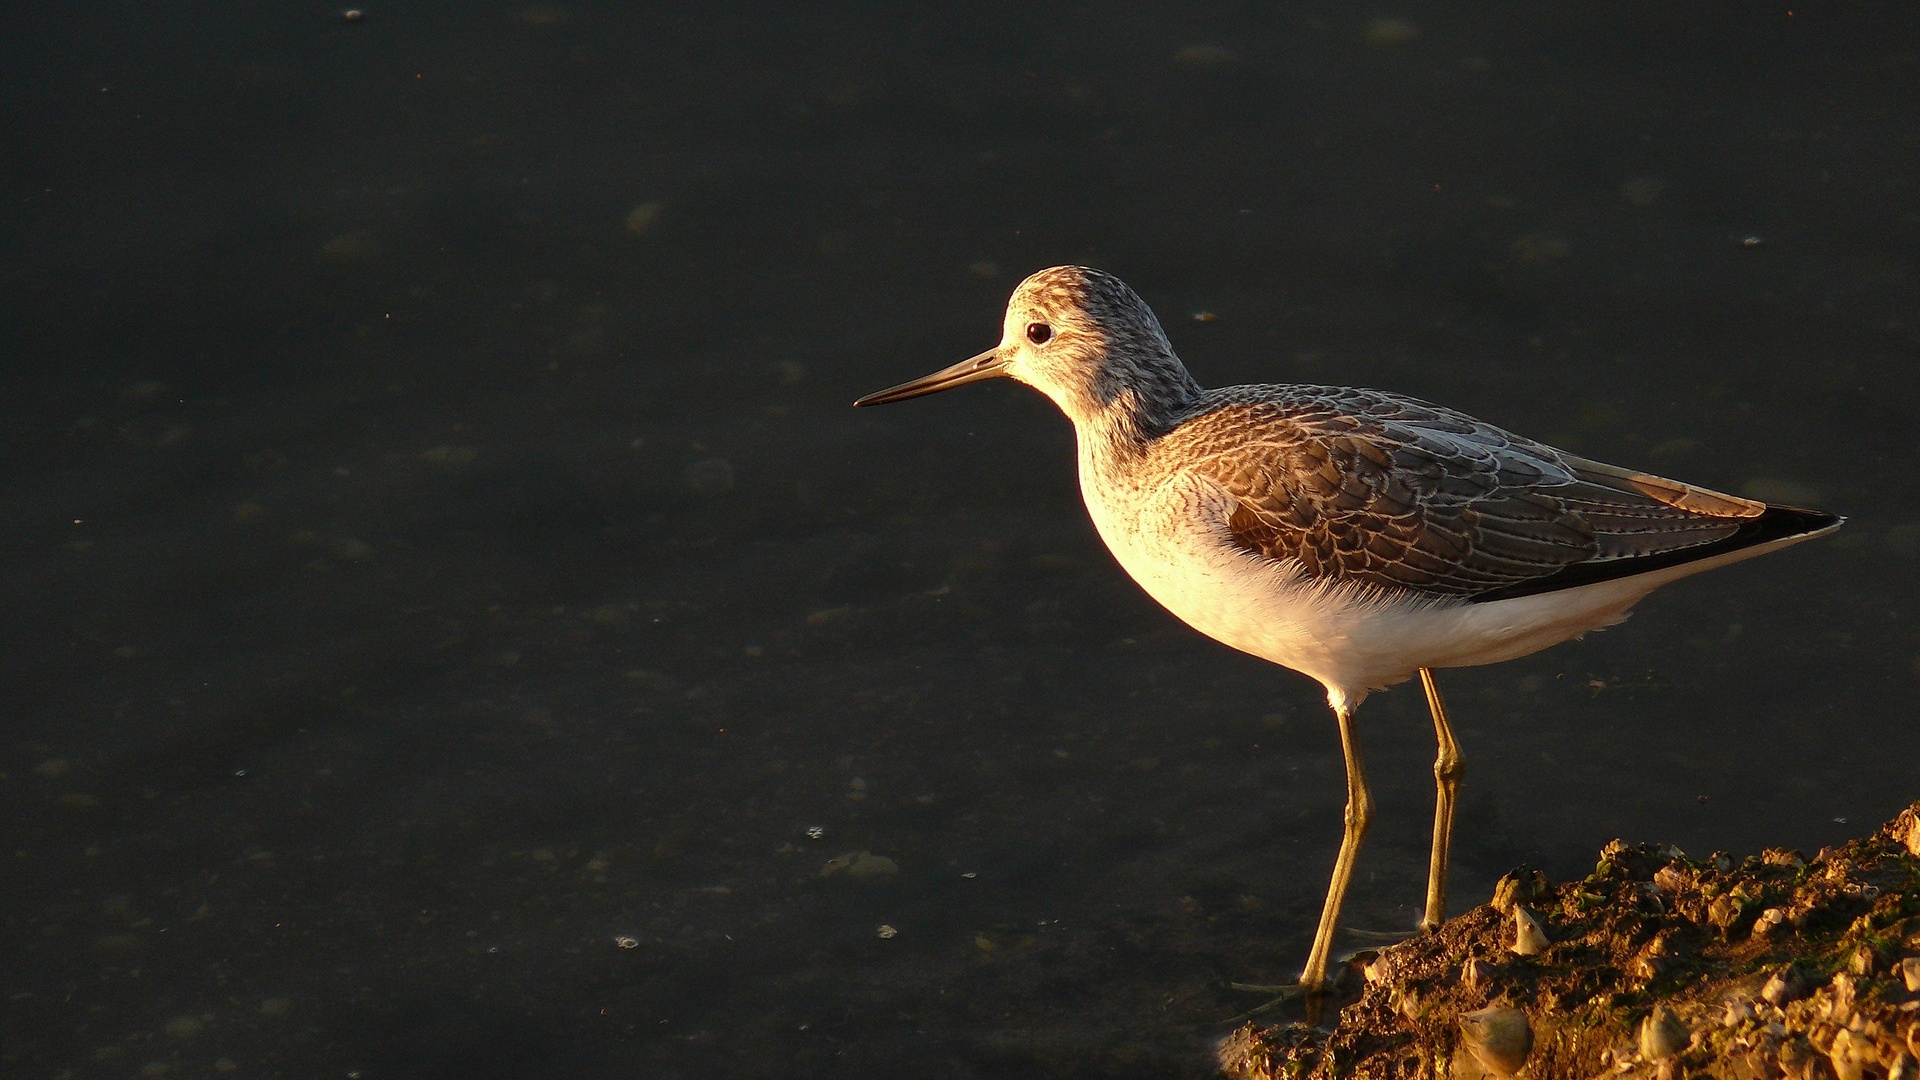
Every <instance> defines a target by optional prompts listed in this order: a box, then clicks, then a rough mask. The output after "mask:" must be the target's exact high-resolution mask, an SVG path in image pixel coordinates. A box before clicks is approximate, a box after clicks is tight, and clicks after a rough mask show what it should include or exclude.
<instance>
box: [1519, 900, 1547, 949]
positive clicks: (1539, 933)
mask: <svg viewBox="0 0 1920 1080" xmlns="http://www.w3.org/2000/svg"><path fill="white" fill-rule="evenodd" d="M1548 944H1549V942H1548V940H1547V929H1546V927H1544V926H1541V925H1540V919H1539V917H1538V916H1536V915H1534V913H1533V912H1531V911H1529V910H1527V907H1526V905H1525V904H1515V905H1513V945H1512V946H1511V951H1512V952H1513V954H1514V955H1515V956H1538V955H1540V954H1541V953H1543V952H1546V951H1547V945H1548Z"/></svg>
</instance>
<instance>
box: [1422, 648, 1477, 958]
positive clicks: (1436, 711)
mask: <svg viewBox="0 0 1920 1080" xmlns="http://www.w3.org/2000/svg"><path fill="white" fill-rule="evenodd" d="M1420 685H1421V686H1423V687H1425V688H1426V691H1427V708H1428V709H1430V710H1432V712H1433V734H1434V737H1435V738H1436V739H1437V740H1438V741H1439V743H1440V752H1439V754H1438V756H1436V757H1435V758H1434V759H1433V784H1434V794H1433V855H1432V857H1431V859H1430V860H1429V861H1428V863H1427V913H1426V915H1425V916H1424V917H1423V918H1421V920H1420V929H1421V930H1423V931H1425V932H1427V933H1432V932H1433V931H1435V930H1438V929H1440V924H1441V923H1443V922H1446V921H1447V859H1448V857H1449V854H1450V852H1451V850H1452V848H1453V800H1454V797H1455V796H1456V795H1458V794H1459V792H1460V777H1461V776H1463V775H1465V774H1466V771H1467V762H1466V759H1465V758H1463V757H1461V756H1460V744H1459V743H1457V742H1455V741H1454V740H1453V725H1452V724H1450V723H1448V722H1447V703H1446V702H1444V701H1441V700H1440V688H1439V687H1438V686H1436V685H1435V684H1434V681H1433V670H1432V669H1431V668H1421V669H1420Z"/></svg>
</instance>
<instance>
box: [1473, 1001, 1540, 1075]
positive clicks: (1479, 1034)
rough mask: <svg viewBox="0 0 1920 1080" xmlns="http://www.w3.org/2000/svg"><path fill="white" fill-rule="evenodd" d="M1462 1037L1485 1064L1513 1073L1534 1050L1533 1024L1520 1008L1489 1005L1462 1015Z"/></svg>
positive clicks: (1499, 1072)
mask: <svg viewBox="0 0 1920 1080" xmlns="http://www.w3.org/2000/svg"><path fill="white" fill-rule="evenodd" d="M1460 1041H1461V1042H1462V1043H1465V1044H1466V1047H1467V1053H1469V1054H1472V1055H1473V1060H1475V1061H1477V1062H1479V1063H1480V1067H1481V1068H1483V1069H1485V1070H1487V1071H1488V1072H1490V1073H1493V1074H1494V1075H1496V1076H1512V1075H1513V1074H1514V1073H1517V1072H1519V1071H1520V1067H1521V1066H1522V1065H1525V1064H1526V1063H1527V1055H1528V1054H1529V1053H1531V1052H1532V1051H1533V1025H1532V1024H1531V1023H1529V1022H1528V1020H1527V1014H1526V1013H1524V1012H1521V1011H1520V1010H1519V1009H1515V1008H1510V1007H1508V1006H1504V1005H1489V1006H1487V1007H1486V1008H1484V1009H1477V1010H1475V1011H1473V1012H1470V1013H1467V1014H1465V1015H1463V1016H1461V1017H1460Z"/></svg>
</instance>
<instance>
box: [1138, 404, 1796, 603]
mask: <svg viewBox="0 0 1920 1080" xmlns="http://www.w3.org/2000/svg"><path fill="white" fill-rule="evenodd" d="M1277 389H1280V388H1274V387H1239V388H1229V389H1227V390H1223V391H1216V392H1214V394H1213V395H1212V396H1211V400H1210V401H1209V402H1208V405H1209V406H1210V407H1209V408H1208V409H1206V410H1205V411H1203V412H1202V413H1201V414H1200V415H1198V416H1194V417H1192V418H1189V419H1188V420H1187V421H1186V422H1185V423H1183V424H1182V425H1181V426H1180V428H1179V429H1178V430H1177V431H1176V432H1173V433H1170V434H1169V435H1167V436H1166V437H1165V439H1166V440H1167V441H1169V442H1170V443H1175V444H1177V445H1169V446H1166V447H1161V448H1157V450H1158V451H1159V452H1171V454H1177V455H1179V456H1181V457H1185V458H1187V459H1188V460H1190V461H1191V462H1192V464H1191V465H1189V466H1188V468H1189V469H1190V471H1192V472H1194V473H1198V474H1200V475H1202V476H1205V477H1206V478H1208V479H1210V480H1212V481H1213V482H1214V483H1216V484H1218V485H1219V486H1220V487H1221V488H1223V489H1224V490H1225V491H1226V492H1227V493H1228V494H1230V495H1231V496H1232V497H1233V499H1234V502H1235V505H1234V509H1233V510H1232V513H1231V514H1230V516H1229V518H1228V521H1227V528H1228V531H1229V532H1230V534H1231V537H1232V540H1233V542H1234V543H1235V544H1237V545H1239V546H1240V547H1242V548H1244V549H1246V550H1247V551H1250V552H1254V553H1258V554H1260V555H1264V556H1266V557H1268V558H1272V559H1278V560H1295V561H1297V562H1298V564H1299V566H1300V568H1301V570H1302V571H1303V572H1304V573H1306V574H1307V575H1309V576H1311V577H1316V578H1332V579H1336V580H1339V581H1345V582H1354V583H1357V584H1365V585H1372V586H1379V587H1383V588H1399V589H1408V590H1412V591H1415V592H1420V593H1425V594H1429V595H1434V596H1453V597H1462V598H1471V597H1474V596H1476V595H1483V594H1488V593H1497V594H1512V593H1514V592H1516V591H1525V590H1526V586H1527V583H1529V582H1535V581H1540V580H1542V579H1547V578H1551V577H1553V576H1554V575H1556V574H1560V573H1561V572H1562V571H1565V570H1567V569H1568V568H1569V567H1573V566H1576V565H1579V564H1583V563H1592V562H1597V561H1616V560H1634V559H1637V558H1642V557H1647V556H1660V555H1664V554H1667V553H1670V552H1674V551H1677V550H1680V549H1685V548H1691V547H1697V546H1701V545H1706V544H1711V543H1714V542H1715V541H1719V540H1725V539H1727V538H1728V537H1731V536H1732V535H1733V534H1734V533H1736V532H1738V531H1739V529H1740V527H1741V523H1742V522H1743V521H1744V520H1746V519H1749V518H1753V517H1755V516H1757V515H1759V514H1760V513H1762V512H1763V511H1764V510H1765V509H1766V508H1765V506H1764V505H1763V504H1760V503H1756V502H1752V501H1750V500H1747V499H1739V498H1736V497H1734V496H1730V495H1722V494H1720V493H1718V492H1712V491H1707V490H1705V489H1703V488H1694V487H1691V486H1689V485H1686V484H1681V483H1678V482H1677V481H1671V480H1665V479H1662V478H1659V477H1652V476H1646V475H1642V474H1638V473H1633V472H1630V471H1628V470H1624V469H1618V468H1614V467H1612V466H1608V465H1602V464H1599V463H1597V462H1591V461H1586V460H1584V459H1581V458H1577V457H1573V456H1572V455H1568V454H1563V453H1561V452H1559V451H1557V450H1554V449H1553V448H1551V447H1548V446H1545V445H1543V444H1541V443H1536V442H1533V441H1531V440H1528V439H1523V438H1521V437H1519V436H1517V435H1513V434H1511V433H1509V432H1506V431H1502V430H1501V429H1499V428H1496V427H1493V426H1492V425H1489V424H1484V423H1481V422H1480V421H1478V420H1475V419H1473V418H1472V417H1470V416H1466V415H1465V414H1462V413H1458V412H1454V411H1452V410H1450V409H1444V408H1441V407H1440V406H1436V405H1429V404H1427V403H1425V402H1422V401H1416V400H1414V399H1412V398H1404V397H1400V396H1398V395H1393V394H1385V393H1380V392H1378V391H1370V390H1349V389H1341V388H1333V387H1286V388H1284V391H1283V392H1280V393H1276V392H1275V391H1276V390H1277ZM1168 460H1173V458H1172V457H1169V458H1168Z"/></svg>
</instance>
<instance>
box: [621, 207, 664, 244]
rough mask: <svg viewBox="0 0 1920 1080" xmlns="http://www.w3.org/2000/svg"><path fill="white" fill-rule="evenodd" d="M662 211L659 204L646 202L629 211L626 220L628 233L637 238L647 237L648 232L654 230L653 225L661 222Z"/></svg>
mask: <svg viewBox="0 0 1920 1080" xmlns="http://www.w3.org/2000/svg"><path fill="white" fill-rule="evenodd" d="M660 209H661V207H660V204H659V203H657V202H644V203H641V204H640V205H639V206H636V207H634V208H633V209H632V210H629V211H627V216H626V220H625V224H626V227H627V231H628V232H630V233H632V234H633V235H635V236H645V235H646V234H647V232H648V230H650V229H652V228H653V223H654V222H655V221H658V220H659V218H660Z"/></svg>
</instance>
